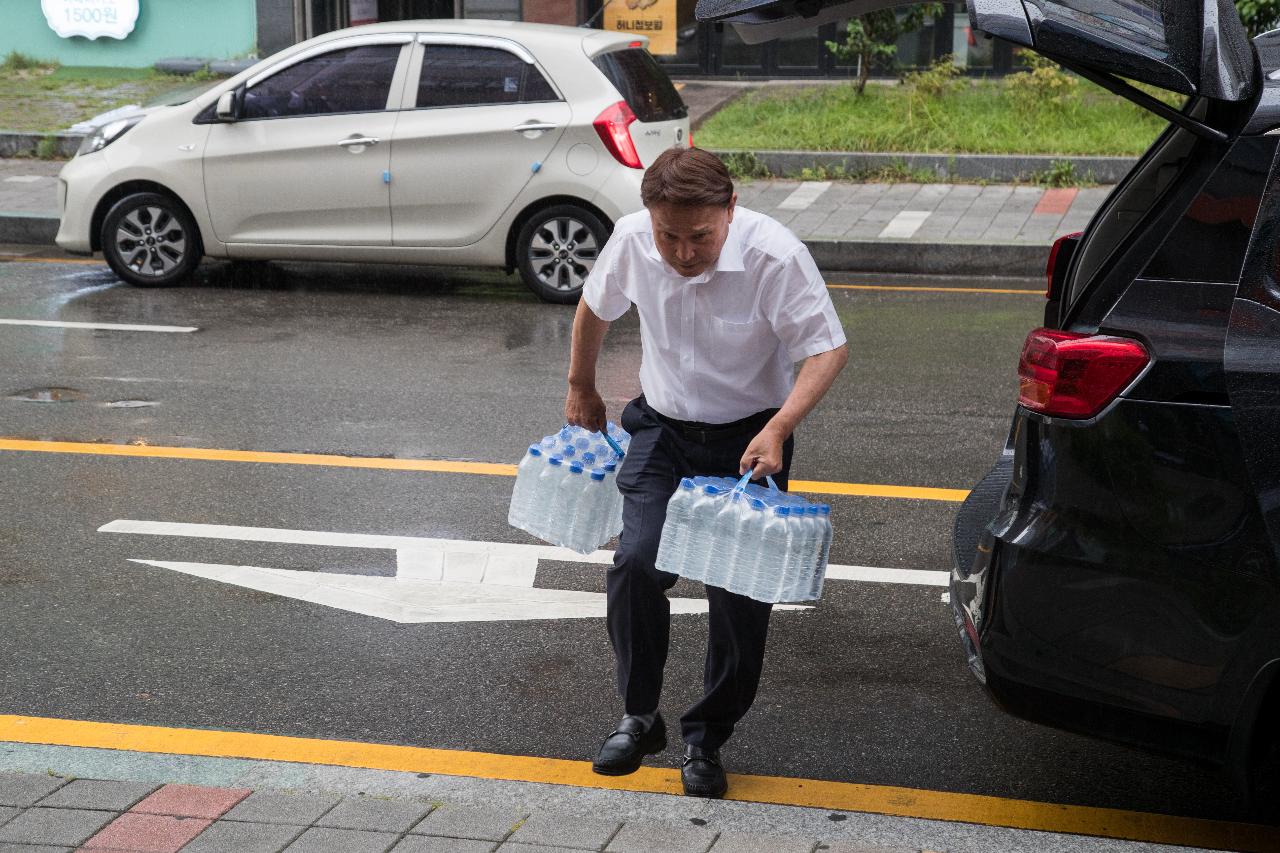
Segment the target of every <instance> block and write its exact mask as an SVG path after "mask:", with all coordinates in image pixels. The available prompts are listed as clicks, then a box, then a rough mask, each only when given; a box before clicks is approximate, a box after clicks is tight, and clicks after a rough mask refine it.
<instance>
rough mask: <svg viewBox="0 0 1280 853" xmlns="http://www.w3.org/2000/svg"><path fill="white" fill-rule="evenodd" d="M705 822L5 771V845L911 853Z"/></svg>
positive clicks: (157, 850)
mask: <svg viewBox="0 0 1280 853" xmlns="http://www.w3.org/2000/svg"><path fill="white" fill-rule="evenodd" d="M706 824H707V821H705V820H701V821H700V820H697V819H694V820H691V821H689V822H687V823H685V824H683V825H678V824H672V823H652V822H642V821H632V820H620V819H617V818H612V817H609V816H606V815H593V816H583V815H580V814H570V813H566V812H557V811H551V810H546V809H539V810H533V811H530V810H529V809H528V808H519V807H516V806H506V805H504V804H502V803H494V804H491V805H489V806H487V807H485V806H475V805H464V804H450V803H441V802H432V801H428V800H425V799H422V798H393V797H385V796H367V795H360V794H355V795H351V794H347V795H343V794H339V793H325V792H315V791H290V790H273V789H258V790H251V789H249V788H224V787H211V786H204V785H179V784H165V785H156V784H152V783H148V782H136V781H127V780H111V779H70V778H66V777H62V776H57V775H53V774H51V773H45V774H24V773H0V851H3V853H16V851H19V850H21V851H26V853H60V851H71V850H81V851H86V853H178V851H182V853H277V851H289V853H386V851H394V853H492V851H500V853H580V851H584V850H595V851H607V853H757V851H758V853H815V851H825V852H826V853H908V848H901V847H894V848H890V847H882V846H872V845H863V844H857V843H850V842H848V841H828V842H823V841H820V840H819V839H816V838H814V839H807V838H795V837H782V836H764V835H753V834H738V833H734V832H729V831H720V830H718V829H716V828H713V827H711V826H708V825H706ZM909 853H920V848H910V849H909ZM925 853H929V852H928V851H925Z"/></svg>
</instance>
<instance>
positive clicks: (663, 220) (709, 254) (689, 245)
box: [649, 194, 738, 278]
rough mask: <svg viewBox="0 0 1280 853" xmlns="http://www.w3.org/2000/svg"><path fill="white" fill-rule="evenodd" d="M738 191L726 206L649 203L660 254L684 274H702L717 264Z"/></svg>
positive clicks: (654, 239) (673, 267)
mask: <svg viewBox="0 0 1280 853" xmlns="http://www.w3.org/2000/svg"><path fill="white" fill-rule="evenodd" d="M737 201H738V196H737V195H736V194H735V195H734V196H733V197H732V198H730V199H729V204H728V206H727V207H719V206H717V205H714V204H711V205H705V206H702V207H686V206H683V205H678V204H666V203H659V204H654V205H651V206H650V207H649V216H650V218H651V219H652V220H653V242H654V243H655V244H656V245H657V247H658V254H660V255H662V259H663V260H664V261H666V262H667V263H668V264H670V265H671V267H672V269H674V270H675V271H676V272H678V273H680V275H682V276H684V277H685V278H693V277H694V276H698V275H702V274H703V273H704V272H706V271H707V270H709V269H711V268H712V267H714V266H715V265H716V261H717V260H719V259H720V250H721V249H723V248H724V241H725V240H727V239H728V238H729V223H730V222H732V221H733V206H734V204H735V203H736V202H737Z"/></svg>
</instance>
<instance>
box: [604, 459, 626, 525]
mask: <svg viewBox="0 0 1280 853" xmlns="http://www.w3.org/2000/svg"><path fill="white" fill-rule="evenodd" d="M601 467H602V469H603V470H604V474H605V477H604V485H605V495H606V499H607V500H608V501H609V510H608V513H607V515H606V516H605V518H606V522H605V532H606V533H607V534H608V536H607V538H606V539H605V541H606V542H607V541H609V539H612V538H613V537H615V536H617V535H618V534H620V533H622V492H620V491H619V490H618V463H616V462H606V463H604V465H603V466H601Z"/></svg>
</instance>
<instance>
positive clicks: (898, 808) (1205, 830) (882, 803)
mask: <svg viewBox="0 0 1280 853" xmlns="http://www.w3.org/2000/svg"><path fill="white" fill-rule="evenodd" d="M0 741H10V742H15V743H28V744H52V745H58V746H76V747H91V748H96V749H113V750H128V751H135V752H153V753H162V754H168V755H196V756H205V757H215V758H246V759H255V760H265V761H292V762H303V763H308V764H324V765H335V766H340V767H360V768H368V769H376V770H395V771H401V772H410V773H433V774H440V775H444V776H470V777H476V778H481V779H501V780H507V781H515V782H539V783H543V784H551V785H572V786H575V787H580V788H605V789H610V790H624V791H641V792H647V793H659V794H679V793H680V790H681V788H680V774H679V772H678V771H675V770H669V769H659V768H653V767H643V768H641V769H640V770H639V771H638V772H636V773H633V774H632V775H630V776H621V777H609V776H598V775H596V774H594V773H592V772H591V768H590V765H589V764H588V763H587V762H585V761H566V760H563V759H556V758H537V757H533V756H523V755H499V754H495V753H486V752H464V751H461V750H448V749H429V748H425V747H412V746H396V745H393V744H380V743H359V742H355V741H334V740H319V739H313V738H296V737H283V736H280V735H264V734H253V733H250V732H232V731H210V730H205V729H179V728H167V727H161V726H139V725H124V724H118V723H96V722H88V721H80V720H57V719H49V718H42V717H22V716H11V715H0ZM729 780H730V782H729V794H728V797H727V798H728V799H731V800H738V801H743V802H754V803H772V804H777V805H788V806H803V807H808V808H822V809H831V810H838V811H852V812H866V813H870V814H882V815H892V816H895V817H911V818H923V819H926V820H945V821H958V822H962V823H976V824H984V825H987V826H1001V827H1010V828H1014V829H1025V830H1038V831H1044V832H1066V833H1073V834H1079V835H1093V836H1100V837H1103V838H1119V839H1125V840H1130V841H1143V842H1148V843H1153V844H1180V845H1189V846H1195V847H1209V848H1219V849H1229V850H1238V851H1245V853H1264V851H1274V850H1277V849H1280V828H1276V827H1266V826H1256V825H1253V824H1242V823H1230V822H1227V821H1216V820H1202V819H1197V818H1185V817H1174V816H1168V815H1158V814H1147V813H1142V812H1130V811H1123V810H1120V809H1107V808H1093V807H1086V806H1068V805H1058V804H1054V803H1038V802H1034V801H1030V800H1013V799H1004V798H1001V797H990V796H982V795H977V794H956V793H950V792H946V791H928V790H921V789H916V788H899V787H893V786H888V785H861V784H855V783H850V782H826V781H822V780H815V779H796V778H788V777H781V776H741V775H733V774H731V775H730V777H729Z"/></svg>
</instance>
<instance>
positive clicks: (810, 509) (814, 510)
mask: <svg viewBox="0 0 1280 853" xmlns="http://www.w3.org/2000/svg"><path fill="white" fill-rule="evenodd" d="M804 511H805V512H806V513H808V514H809V515H818V514H819V513H820V512H821V510H819V509H818V505H817V504H809V505H808V506H807V507H805V508H804Z"/></svg>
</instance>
